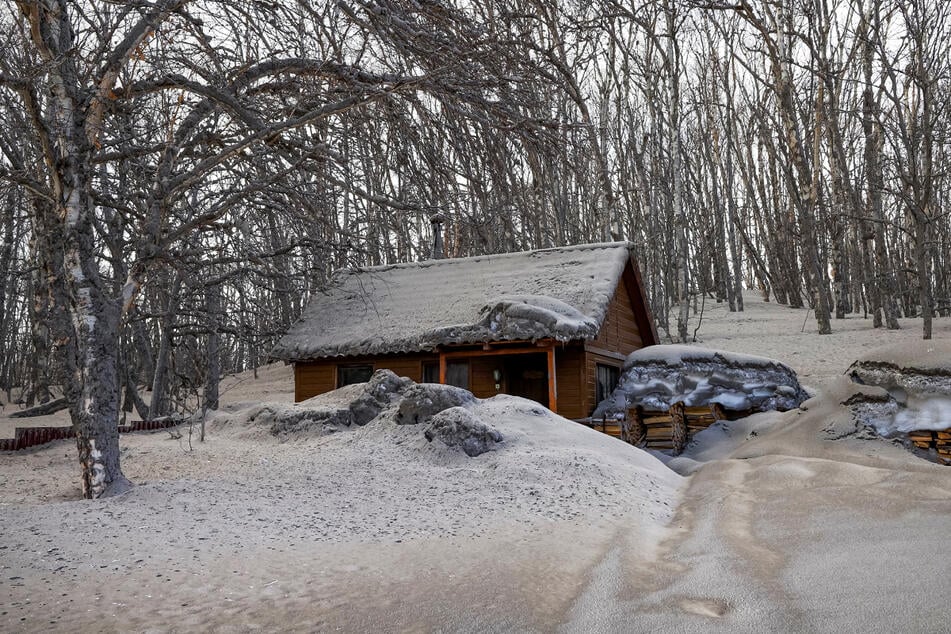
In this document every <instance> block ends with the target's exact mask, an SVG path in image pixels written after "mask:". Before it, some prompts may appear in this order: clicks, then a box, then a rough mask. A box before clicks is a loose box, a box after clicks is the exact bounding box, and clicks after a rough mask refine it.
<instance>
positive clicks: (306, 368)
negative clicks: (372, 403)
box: [294, 355, 439, 403]
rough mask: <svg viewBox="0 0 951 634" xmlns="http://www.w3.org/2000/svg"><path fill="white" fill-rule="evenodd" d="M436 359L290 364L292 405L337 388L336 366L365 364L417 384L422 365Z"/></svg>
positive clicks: (360, 359) (415, 357) (358, 359)
mask: <svg viewBox="0 0 951 634" xmlns="http://www.w3.org/2000/svg"><path fill="white" fill-rule="evenodd" d="M438 361H439V357H437V356H436V355H405V356H401V355H392V356H384V357H347V358H346V359H334V360H328V361H309V362H301V363H295V364H294V401H295V402H297V403H299V402H301V401H303V400H306V399H309V398H310V397H312V396H317V395H318V394H323V393H324V392H329V391H330V390H334V389H336V388H337V365H339V364H346V365H351V364H353V365H359V364H362V363H369V364H370V365H372V366H373V369H374V370H380V369H384V368H385V369H387V370H392V371H393V372H395V373H396V375H397V376H405V377H409V378H410V379H412V380H413V381H416V382H417V383H418V382H420V381H422V380H423V363H424V362H438Z"/></svg>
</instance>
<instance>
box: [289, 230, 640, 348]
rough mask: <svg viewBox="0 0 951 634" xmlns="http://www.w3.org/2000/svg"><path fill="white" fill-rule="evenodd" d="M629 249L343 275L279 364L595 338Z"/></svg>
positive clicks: (313, 306) (568, 250)
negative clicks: (484, 344)
mask: <svg viewBox="0 0 951 634" xmlns="http://www.w3.org/2000/svg"><path fill="white" fill-rule="evenodd" d="M630 249H631V245H630V243H627V242H615V243H605V244H586V245H578V246H572V247H561V248H555V249H542V250H538V251H525V252H521V253H504V254H500V255H484V256H477V257H471V258H456V259H447V260H428V261H425V262H414V263H409V264H395V265H388V266H377V267H370V268H364V269H357V270H344V271H340V272H339V273H338V274H337V275H336V276H335V278H334V282H333V283H332V284H331V286H330V288H328V289H327V290H326V291H325V292H324V293H323V294H320V295H317V296H315V297H314V298H313V299H312V300H311V302H310V305H309V306H308V307H307V309H306V310H305V311H304V314H303V316H302V317H301V319H300V320H299V321H298V322H297V323H296V324H294V325H293V326H292V327H291V328H290V330H289V331H288V333H287V334H286V335H285V336H284V337H283V338H282V339H281V341H280V343H278V345H277V346H276V347H275V348H274V350H273V351H272V353H271V355H272V356H273V357H274V358H277V359H284V360H288V361H300V360H306V359H317V358H321V357H334V356H353V355H370V354H383V353H393V352H410V351H418V350H433V349H435V348H436V347H437V346H439V345H445V344H463V343H480V342H490V341H506V340H535V339H543V338H553V339H557V340H559V341H570V340H575V339H593V338H594V337H595V336H596V335H597V333H598V331H599V330H600V328H601V323H602V321H603V320H604V316H605V314H606V311H607V308H608V305H609V304H610V302H611V299H612V297H613V296H614V292H615V289H616V287H617V285H618V282H619V281H620V279H621V273H622V272H623V271H624V267H625V265H626V264H627V262H628V261H629V259H630Z"/></svg>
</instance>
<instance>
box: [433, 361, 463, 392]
mask: <svg viewBox="0 0 951 634" xmlns="http://www.w3.org/2000/svg"><path fill="white" fill-rule="evenodd" d="M423 383H439V364H438V363H424V364H423ZM446 385H455V386H456V387H461V388H463V389H466V390H468V389H469V362H468V361H448V362H447V363H446Z"/></svg>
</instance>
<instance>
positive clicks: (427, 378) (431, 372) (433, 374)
mask: <svg viewBox="0 0 951 634" xmlns="http://www.w3.org/2000/svg"><path fill="white" fill-rule="evenodd" d="M423 383H439V364H438V363H424V364H423Z"/></svg>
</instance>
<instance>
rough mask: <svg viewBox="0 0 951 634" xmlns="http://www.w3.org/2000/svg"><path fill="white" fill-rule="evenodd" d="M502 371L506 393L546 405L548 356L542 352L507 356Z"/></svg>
mask: <svg viewBox="0 0 951 634" xmlns="http://www.w3.org/2000/svg"><path fill="white" fill-rule="evenodd" d="M504 372H505V392H506V394H511V395H512V396H521V397H522V398H528V399H531V400H533V401H537V402H538V403H541V404H542V405H544V406H545V407H548V357H547V356H546V355H545V353H544V352H542V353H540V354H517V355H512V356H511V357H507V358H506V361H505V369H504Z"/></svg>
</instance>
